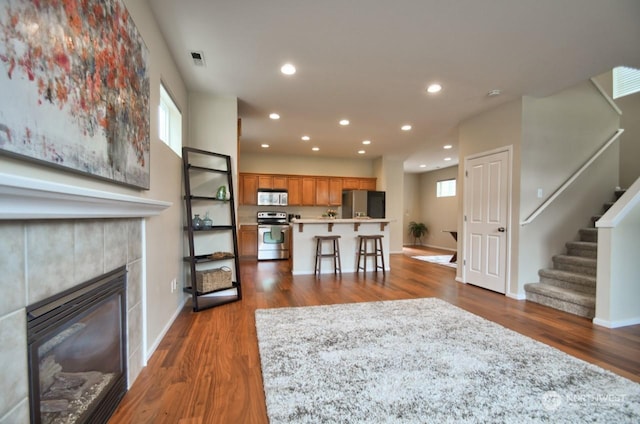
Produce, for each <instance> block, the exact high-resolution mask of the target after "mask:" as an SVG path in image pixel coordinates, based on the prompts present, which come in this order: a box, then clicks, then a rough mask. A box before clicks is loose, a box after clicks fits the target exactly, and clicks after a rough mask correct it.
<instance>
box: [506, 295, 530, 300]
mask: <svg viewBox="0 0 640 424" xmlns="http://www.w3.org/2000/svg"><path fill="white" fill-rule="evenodd" d="M506 296H507V297H509V298H511V299H516V300H526V299H527V294H526V293H507V294H506Z"/></svg>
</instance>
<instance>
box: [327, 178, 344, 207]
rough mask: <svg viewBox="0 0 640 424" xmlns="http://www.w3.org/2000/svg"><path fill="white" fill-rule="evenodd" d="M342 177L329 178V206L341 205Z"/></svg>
mask: <svg viewBox="0 0 640 424" xmlns="http://www.w3.org/2000/svg"><path fill="white" fill-rule="evenodd" d="M342 190H343V179H342V178H329V206H340V205H341V204H342Z"/></svg>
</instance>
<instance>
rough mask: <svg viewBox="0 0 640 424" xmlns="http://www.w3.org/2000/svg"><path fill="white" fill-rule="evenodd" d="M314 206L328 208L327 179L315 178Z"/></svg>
mask: <svg viewBox="0 0 640 424" xmlns="http://www.w3.org/2000/svg"><path fill="white" fill-rule="evenodd" d="M316 205H318V206H329V178H325V177H316Z"/></svg>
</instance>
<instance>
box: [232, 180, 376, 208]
mask: <svg viewBox="0 0 640 424" xmlns="http://www.w3.org/2000/svg"><path fill="white" fill-rule="evenodd" d="M239 187H240V196H239V197H240V204H241V205H256V204H257V191H258V189H260V188H266V189H282V190H287V192H288V193H289V205H290V206H340V205H341V204H342V190H375V189H376V179H375V178H365V177H324V176H313V175H279V174H252V173H246V174H245V173H243V174H240V184H239Z"/></svg>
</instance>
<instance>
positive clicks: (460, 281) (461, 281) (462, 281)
mask: <svg viewBox="0 0 640 424" xmlns="http://www.w3.org/2000/svg"><path fill="white" fill-rule="evenodd" d="M456 281H457V282H458V283H462V284H467V283H466V282H465V281H464V280H463V279H462V277H456Z"/></svg>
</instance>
